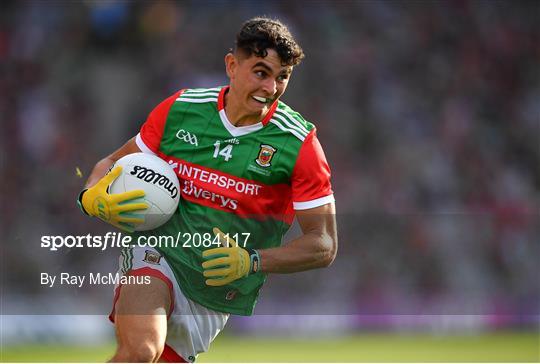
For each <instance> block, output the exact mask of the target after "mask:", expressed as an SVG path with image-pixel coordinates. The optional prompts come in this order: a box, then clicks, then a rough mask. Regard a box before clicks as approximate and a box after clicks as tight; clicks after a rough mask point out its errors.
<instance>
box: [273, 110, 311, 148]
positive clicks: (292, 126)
mask: <svg viewBox="0 0 540 364" xmlns="http://www.w3.org/2000/svg"><path fill="white" fill-rule="evenodd" d="M270 122H271V123H272V124H274V125H276V126H277V127H278V128H280V129H281V130H283V131H284V132H289V133H291V134H293V135H294V136H295V137H296V138H298V139H300V140H301V141H304V139H305V138H306V137H307V135H308V134H309V133H310V132H311V131H312V130H313V129H314V128H315V125H314V124H313V123H311V122H309V121H307V120H306V119H304V117H303V116H302V115H301V114H300V113H299V112H297V111H295V110H293V109H292V108H291V107H290V106H289V105H287V104H285V103H284V102H282V101H279V102H278V105H277V107H276V110H275V111H274V114H273V115H272V118H271V119H270Z"/></svg>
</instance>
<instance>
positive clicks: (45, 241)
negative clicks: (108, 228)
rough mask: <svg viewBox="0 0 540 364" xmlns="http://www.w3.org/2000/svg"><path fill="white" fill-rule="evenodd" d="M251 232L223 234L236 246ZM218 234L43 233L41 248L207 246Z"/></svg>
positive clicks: (216, 243) (244, 242)
mask: <svg viewBox="0 0 540 364" xmlns="http://www.w3.org/2000/svg"><path fill="white" fill-rule="evenodd" d="M249 237H250V233H236V234H230V235H229V234H225V239H226V240H227V241H234V242H235V243H236V245H237V246H242V247H245V246H246V245H247V242H248V240H249ZM224 244H226V243H224V242H223V241H222V240H220V238H219V237H218V236H214V235H213V234H211V233H186V232H184V233H183V232H178V233H177V234H176V236H171V235H140V236H136V237H133V236H131V235H124V234H122V233H120V232H108V233H106V234H105V235H92V234H86V235H67V236H62V235H43V236H42V237H41V247H42V248H45V249H49V250H50V251H58V250H59V249H62V248H67V249H71V248H93V249H100V250H106V249H107V248H129V247H132V246H134V245H136V246H140V247H150V248H165V247H169V248H177V247H180V248H210V247H219V246H223V245H224Z"/></svg>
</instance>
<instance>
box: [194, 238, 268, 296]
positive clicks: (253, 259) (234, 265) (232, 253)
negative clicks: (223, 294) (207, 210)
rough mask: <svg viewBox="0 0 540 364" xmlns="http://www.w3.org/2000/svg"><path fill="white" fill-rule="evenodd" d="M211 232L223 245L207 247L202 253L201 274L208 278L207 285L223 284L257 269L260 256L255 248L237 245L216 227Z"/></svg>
mask: <svg viewBox="0 0 540 364" xmlns="http://www.w3.org/2000/svg"><path fill="white" fill-rule="evenodd" d="M213 232H214V234H216V235H217V236H218V237H219V240H220V241H221V243H222V245H224V247H223V248H213V249H208V250H205V251H203V253H202V256H203V259H205V262H203V264H202V267H203V269H204V271H203V275H204V276H205V277H206V278H210V279H207V280H206V284H207V285H209V286H216V287H217V286H224V285H226V284H229V283H231V282H233V281H235V280H237V279H239V278H243V277H247V276H248V275H249V274H252V273H256V272H257V271H258V270H259V267H260V256H259V253H258V252H257V251H256V250H255V249H249V248H242V247H240V246H238V244H237V243H236V241H234V240H233V239H231V238H230V237H228V236H226V235H225V234H223V232H222V231H221V230H219V229H218V228H214V229H213Z"/></svg>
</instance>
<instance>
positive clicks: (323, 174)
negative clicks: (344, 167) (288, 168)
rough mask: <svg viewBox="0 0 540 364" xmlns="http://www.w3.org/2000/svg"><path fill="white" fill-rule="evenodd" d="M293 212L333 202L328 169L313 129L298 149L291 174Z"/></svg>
mask: <svg viewBox="0 0 540 364" xmlns="http://www.w3.org/2000/svg"><path fill="white" fill-rule="evenodd" d="M292 197H293V208H294V209H295V210H306V209H311V208H314V207H318V206H322V205H325V204H327V203H330V202H334V193H333V191H332V185H331V183H330V167H329V166H328V163H327V162H326V157H325V155H324V152H323V149H322V147H321V144H320V143H319V140H318V139H317V136H316V131H315V129H313V130H312V131H311V132H310V133H309V134H308V136H307V137H306V139H305V140H304V143H303V144H302V146H301V147H300V152H299V155H298V159H297V160H296V164H295V166H294V169H293V174H292Z"/></svg>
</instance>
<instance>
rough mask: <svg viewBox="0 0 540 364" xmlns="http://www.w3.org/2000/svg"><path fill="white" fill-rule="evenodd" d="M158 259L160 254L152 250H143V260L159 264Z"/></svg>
mask: <svg viewBox="0 0 540 364" xmlns="http://www.w3.org/2000/svg"><path fill="white" fill-rule="evenodd" d="M160 260H161V255H159V254H158V253H156V252H155V251H152V250H145V251H144V259H143V262H146V263H150V264H155V265H159V261H160Z"/></svg>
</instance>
